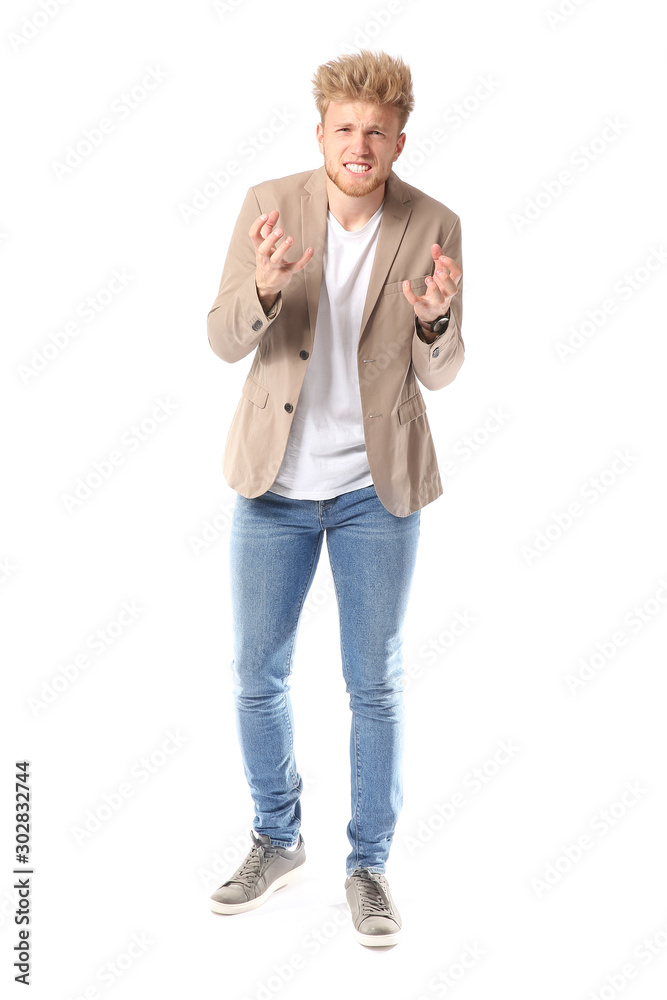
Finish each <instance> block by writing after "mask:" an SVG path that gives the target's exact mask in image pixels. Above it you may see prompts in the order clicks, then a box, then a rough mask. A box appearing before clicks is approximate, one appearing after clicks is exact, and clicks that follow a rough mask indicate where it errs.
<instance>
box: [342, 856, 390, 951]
mask: <svg viewBox="0 0 667 1000" xmlns="http://www.w3.org/2000/svg"><path fill="white" fill-rule="evenodd" d="M345 895H346V896H347V902H348V905H349V907H350V911H351V913H352V922H353V924H354V936H355V938H356V939H357V941H359V943H360V944H365V945H370V946H371V947H374V946H375V947H376V946H378V945H380V946H382V947H384V946H385V945H390V944H396V942H397V941H398V938H399V935H400V931H401V915H400V913H399V912H398V910H397V909H396V905H395V903H394V901H393V899H392V898H391V893H390V892H389V884H388V882H387V878H386V876H385V875H382V874H380V873H379V872H371V871H369V870H368V868H355V870H354V871H353V872H352V874H351V875H350V876H349V877H348V878H347V879H346V880H345Z"/></svg>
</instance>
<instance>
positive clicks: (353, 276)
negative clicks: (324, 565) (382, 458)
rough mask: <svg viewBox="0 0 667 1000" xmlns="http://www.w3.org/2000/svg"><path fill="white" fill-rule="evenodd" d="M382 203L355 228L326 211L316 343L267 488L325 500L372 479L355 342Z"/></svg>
mask: <svg viewBox="0 0 667 1000" xmlns="http://www.w3.org/2000/svg"><path fill="white" fill-rule="evenodd" d="M383 207H384V202H383V203H382V205H380V207H379V208H378V210H377V212H376V213H375V215H374V216H373V217H372V218H371V219H369V220H368V222H367V223H366V225H365V226H364V227H363V228H362V229H357V230H355V231H354V232H348V231H347V230H346V229H344V228H343V226H341V224H340V222H338V220H337V219H335V218H334V216H333V215H332V214H331V212H328V215H327V222H328V224H327V242H326V248H325V251H324V261H323V267H322V284H321V287H320V301H319V306H318V310H317V322H316V324H315V336H314V342H313V350H312V353H311V356H310V361H309V362H308V370H307V371H306V374H305V377H304V380H303V385H302V387H301V394H300V396H299V400H298V403H297V406H296V410H295V413H294V417H293V420H292V426H291V428H290V435H289V439H288V441H287V447H286V449H285V454H284V456H283V461H282V463H281V466H280V469H279V470H278V475H277V476H276V478H275V480H274V482H273V483H272V485H271V487H270V490H269V492H271V493H278V494H280V496H284V497H294V498H296V499H299V500H329V499H331V497H335V496H338V495H339V494H340V493H349V492H350V491H351V490H358V489H361V488H362V487H363V486H370V485H371V483H372V482H373V477H372V476H371V472H370V467H369V465H368V457H367V455H366V442H365V439H364V422H363V414H362V411H361V395H360V392H359V372H358V370H357V346H358V343H359V335H360V333H361V318H362V315H363V311H364V305H365V303H366V295H367V292H368V283H369V280H370V276H371V268H372V266H373V259H374V257H375V248H376V245H377V239H378V233H379V230H380V221H381V219H382V209H383Z"/></svg>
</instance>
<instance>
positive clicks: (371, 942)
mask: <svg viewBox="0 0 667 1000" xmlns="http://www.w3.org/2000/svg"><path fill="white" fill-rule="evenodd" d="M352 930H353V931H354V936H355V938H356V939H357V941H358V942H359V944H365V945H367V946H369V947H371V948H385V947H386V946H387V945H391V944H397V942H398V941H399V939H400V936H401V932H400V930H398V931H394V932H393V934H363V933H362V932H361V931H358V930H357V928H356V927H353V928H352Z"/></svg>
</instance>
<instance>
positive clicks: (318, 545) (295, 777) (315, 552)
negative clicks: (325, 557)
mask: <svg viewBox="0 0 667 1000" xmlns="http://www.w3.org/2000/svg"><path fill="white" fill-rule="evenodd" d="M322 537H323V533H322V532H321V531H320V533H319V534H318V537H317V542H316V544H315V548H314V550H313V558H312V560H311V563H310V572H309V573H308V579H307V580H306V583H305V585H304V588H303V592H302V594H301V598H300V600H299V605H298V608H297V613H296V621H295V622H294V628H293V631H292V642H291V644H290V648H289V653H288V656H287V667H288V670H287V675H286V676H287V677H289V676H290V675H291V673H292V657H293V654H294V645H295V643H296V633H297V629H298V627H299V618H300V617H301V612H302V610H303V602H304V601H305V599H306V594H307V593H308V588H309V586H310V584H311V582H312V579H313V574H314V571H315V567H316V565H317V557H318V555H319V552H320V549H321V547H322ZM283 698H284V700H285V713H286V717H287V723H288V725H289V732H290V771H291V772H292V781H293V782H294V785H293V788H292V791H294V789H295V788H297V787H298V785H299V776H298V774H297V773H296V770H295V768H294V766H293V763H294V730H293V728H292V723H291V720H290V717H289V709H288V706H287V699H288V692H287V691H285V694H284V695H283Z"/></svg>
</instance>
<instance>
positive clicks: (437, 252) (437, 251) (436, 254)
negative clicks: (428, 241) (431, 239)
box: [431, 243, 442, 261]
mask: <svg viewBox="0 0 667 1000" xmlns="http://www.w3.org/2000/svg"><path fill="white" fill-rule="evenodd" d="M441 255H442V249H441V247H440V244H439V243H433V244H432V245H431V256H432V257H433V260H435V261H437V260H439V259H440V256H441Z"/></svg>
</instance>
